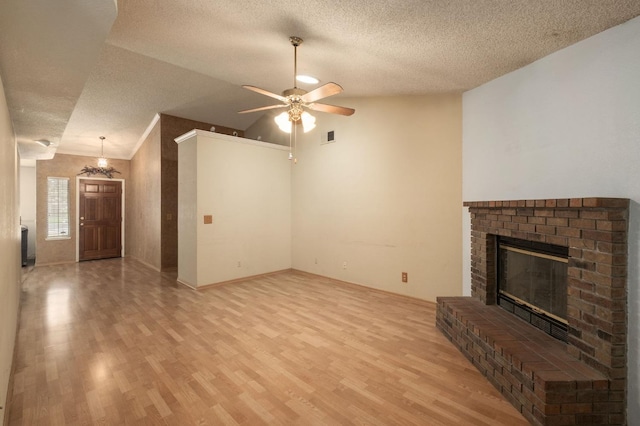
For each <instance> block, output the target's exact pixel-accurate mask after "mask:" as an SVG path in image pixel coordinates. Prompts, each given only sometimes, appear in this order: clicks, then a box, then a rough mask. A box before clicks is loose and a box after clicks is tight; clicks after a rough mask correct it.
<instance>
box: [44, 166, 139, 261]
mask: <svg viewBox="0 0 640 426" xmlns="http://www.w3.org/2000/svg"><path fill="white" fill-rule="evenodd" d="M95 164H96V157H85V156H81V155H68V154H56V156H55V157H54V158H53V159H51V160H38V161H37V162H36V210H37V216H36V221H37V223H38V227H37V233H36V265H47V264H55V263H68V262H75V261H76V226H77V217H76V177H77V175H78V173H79V172H80V170H81V169H82V168H83V167H84V166H87V165H95ZM109 166H112V167H114V168H115V169H116V170H118V171H119V172H120V174H114V176H113V177H114V179H124V180H125V206H127V205H128V204H129V188H128V187H127V183H128V181H129V161H128V160H116V159H109ZM50 176H51V177H68V178H69V200H70V206H69V207H70V212H69V226H70V233H71V238H70V239H66V240H49V241H47V177H50ZM81 177H89V176H86V175H82V176H81ZM91 177H96V178H104V176H102V175H94V176H91ZM127 210H128V208H127ZM125 218H126V212H125ZM125 231H127V228H126V227H125ZM128 243H129V237H128V233H127V235H125V253H126V252H127V250H128Z"/></svg>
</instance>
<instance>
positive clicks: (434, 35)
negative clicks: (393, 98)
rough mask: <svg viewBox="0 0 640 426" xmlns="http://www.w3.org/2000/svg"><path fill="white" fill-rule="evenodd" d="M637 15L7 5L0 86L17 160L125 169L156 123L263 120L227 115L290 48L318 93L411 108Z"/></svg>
mask: <svg viewBox="0 0 640 426" xmlns="http://www.w3.org/2000/svg"><path fill="white" fill-rule="evenodd" d="M638 15H640V2H638V1H637V0H538V1H530V0H458V1H441V0H408V1H394V0H367V1H364V0H357V1H342V2H339V1H328V0H310V1H304V2H299V1H292V0H272V1H269V2H265V1H262V0H216V1H211V0H173V1H171V0H136V1H125V0H118V1H117V2H116V1H115V0H92V1H91V2H87V1H86V0H66V1H64V2H52V1H50V0H3V1H2V2H0V77H1V78H2V82H3V85H4V89H5V95H6V98H7V103H8V105H9V110H10V114H11V119H12V122H13V126H14V131H15V133H16V136H17V138H18V142H19V150H20V154H21V157H22V158H40V159H46V158H51V157H52V156H53V155H54V154H55V152H59V153H68V154H79V155H92V156H93V155H97V153H98V152H99V148H100V140H99V136H101V135H104V136H106V138H107V139H106V144H105V154H106V155H107V156H109V157H112V158H130V157H131V156H132V155H133V154H134V150H135V148H136V146H137V144H138V141H139V139H140V137H141V136H142V135H143V133H144V131H145V129H146V128H147V126H148V125H149V123H150V122H151V120H152V119H153V117H154V115H155V114H156V113H167V114H172V115H177V116H180V117H185V118H190V119H194V120H199V121H205V122H212V123H216V124H219V125H223V126H228V127H234V128H239V129H245V128H247V127H248V126H250V125H251V124H252V123H253V122H254V121H255V120H257V119H258V118H259V114H244V115H240V114H237V111H238V110H242V109H246V108H251V107H258V106H263V105H268V104H270V103H271V102H270V101H271V100H270V99H269V98H266V97H263V96H260V95H258V94H256V93H253V92H249V91H247V90H244V89H242V88H241V85H243V84H251V85H254V86H259V87H262V88H264V89H267V90H269V91H272V92H275V93H280V92H282V91H283V90H284V89H287V88H290V87H292V85H293V49H292V47H291V45H290V44H289V41H288V38H289V36H291V35H296V36H300V37H302V38H303V39H304V43H303V45H302V46H301V47H300V48H299V49H298V71H299V72H300V73H304V74H310V75H313V76H315V77H317V78H319V79H320V84H323V83H326V82H329V81H334V82H337V83H339V84H341V85H342V86H343V87H344V89H345V92H344V95H348V96H349V97H354V96H355V97H360V96H385V95H417V94H429V93H444V92H462V91H465V90H468V89H471V88H474V87H477V86H479V85H481V84H483V83H486V82H488V81H490V80H492V79H494V78H496V77H499V76H501V75H504V74H506V73H508V72H510V71H513V70H515V69H517V68H520V67H522V66H524V65H527V64H529V63H531V62H533V61H535V60H537V59H539V58H541V57H543V56H546V55H548V54H550V53H552V52H554V51H557V50H559V49H562V48H564V47H566V46H568V45H571V44H573V43H576V42H578V41H580V40H582V39H584V38H587V37H589V36H591V35H594V34H596V33H599V32H601V31H603V30H605V29H607V28H610V27H612V26H615V25H618V24H621V23H623V22H625V21H627V20H629V19H631V18H634V17H636V16H638ZM299 86H300V87H303V88H305V89H307V90H311V89H313V88H314V87H315V86H305V85H303V84H299ZM340 96H342V95H339V96H338V97H340ZM331 103H338V104H339V103H340V102H339V100H336V101H335V102H334V101H333V100H332V102H331ZM38 139H47V140H49V141H51V142H52V143H51V146H49V147H48V148H44V147H41V146H40V145H38V144H36V143H35V142H34V141H35V140H38Z"/></svg>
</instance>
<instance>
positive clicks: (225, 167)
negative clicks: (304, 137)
mask: <svg viewBox="0 0 640 426" xmlns="http://www.w3.org/2000/svg"><path fill="white" fill-rule="evenodd" d="M177 140H178V141H179V145H178V158H179V160H178V161H179V164H178V170H179V171H180V170H183V168H184V167H192V168H195V170H196V185H197V189H196V194H195V197H196V200H197V201H196V211H195V224H193V223H182V222H183V221H184V220H188V219H189V218H190V217H192V216H193V215H192V214H191V215H190V214H187V215H185V216H183V215H182V212H183V210H182V209H183V206H182V203H181V199H179V202H180V204H181V207H180V209H181V210H180V214H179V218H178V221H179V232H178V240H179V242H178V245H179V250H180V256H179V259H180V260H179V265H178V276H179V277H181V278H180V280H181V281H183V282H185V283H187V284H189V285H192V286H196V287H200V286H204V285H208V284H215V283H219V282H224V281H229V280H233V279H237V278H243V277H249V276H253V275H259V274H264V273H269V272H274V271H280V270H284V269H290V268H291V164H290V162H289V161H288V160H287V156H288V150H287V149H286V148H285V147H282V146H279V145H274V144H269V143H265V142H257V141H252V140H248V139H242V138H236V137H233V136H227V135H221V134H218V133H211V132H205V131H201V130H195V131H192V132H189V133H188V134H187V136H183V137H181V138H178V139H177ZM193 144H195V145H196V148H195V150H196V153H195V158H194V155H193V153H192V155H186V156H183V155H182V154H183V152H184V151H185V150H192V149H193V147H190V145H193ZM189 159H191V161H193V160H194V159H195V161H196V164H187V163H186V161H189ZM179 173H180V175H179V182H178V194H180V193H181V192H183V191H186V192H187V194H189V193H191V191H193V188H192V187H191V188H185V187H188V186H189V185H193V183H192V180H191V179H190V178H188V177H186V176H185V175H183V174H182V172H179ZM185 178H186V179H185ZM187 196H188V197H191V198H193V194H192V193H191V194H190V195H187ZM179 197H181V196H180V195H179ZM204 215H212V216H213V223H212V224H209V225H205V224H204V220H203V219H204ZM185 226H187V227H191V226H195V227H196V234H195V239H196V241H195V247H193V241H183V235H182V234H181V233H180V229H183V227H185ZM184 238H191V239H193V237H188V236H187V237H184ZM189 245H191V248H190V249H189V248H188V247H187V246H189ZM185 249H186V252H185V251H183V250H185ZM184 256H195V257H196V263H195V267H196V270H197V273H196V282H195V283H193V282H189V280H190V279H191V280H192V279H193V278H192V276H193V273H192V271H185V270H181V267H182V268H188V267H193V264H191V265H190V266H189V265H187V264H185V263H182V259H183V257H184Z"/></svg>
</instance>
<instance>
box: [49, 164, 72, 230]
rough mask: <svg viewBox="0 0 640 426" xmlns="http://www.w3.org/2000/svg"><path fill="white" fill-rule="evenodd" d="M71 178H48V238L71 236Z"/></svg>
mask: <svg viewBox="0 0 640 426" xmlns="http://www.w3.org/2000/svg"><path fill="white" fill-rule="evenodd" d="M69 237H70V234H69V178H59V177H49V178H47V238H49V239H55V238H69Z"/></svg>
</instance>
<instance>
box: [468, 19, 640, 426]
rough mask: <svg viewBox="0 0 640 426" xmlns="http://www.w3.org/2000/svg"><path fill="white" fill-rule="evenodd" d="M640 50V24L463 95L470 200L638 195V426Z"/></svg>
mask: <svg viewBox="0 0 640 426" xmlns="http://www.w3.org/2000/svg"><path fill="white" fill-rule="evenodd" d="M639 52H640V18H635V19H633V20H631V21H629V22H627V23H625V24H622V25H620V26H618V27H615V28H612V29H610V30H608V31H605V32H603V33H600V34H598V35H596V36H594V37H591V38H589V39H587V40H584V41H582V42H580V43H578V44H575V45H573V46H570V47H568V48H566V49H564V50H562V51H559V52H556V53H555V54H552V55H550V56H548V57H546V58H543V59H541V60H539V61H537V62H535V63H533V64H531V65H529V66H527V67H524V68H522V69H520V70H517V71H515V72H512V73H510V74H508V75H505V76H503V77H501V78H499V79H496V80H494V81H492V82H489V83H487V84H485V85H483V86H480V87H478V88H476V89H474V90H471V91H469V92H466V93H465V94H464V96H463V135H464V137H463V198H464V200H465V201H480V200H506V199H536V198H568V197H589V196H601V197H621V198H630V199H631V211H630V223H629V279H628V297H629V305H628V309H629V316H628V323H629V326H628V327H629V338H628V343H629V350H628V366H629V374H628V378H629V392H628V410H629V411H628V415H629V423H630V424H637V422H638V421H640V367H639V364H640V356H639V353H640V293H639V286H638V284H639V278H640V276H639V270H638V264H639V263H640V251H639V248H638V247H639V242H640V232H639V225H640V204H639V203H640V53H639ZM463 220H464V221H465V224H464V225H463V228H465V229H468V225H467V224H466V222H468V221H469V217H468V216H465V217H464V219H463ZM464 241H465V243H466V244H469V242H468V241H469V238H468V235H466V236H465V237H464ZM466 267H467V268H468V263H467V266H466ZM469 287H470V282H469V280H468V279H467V280H466V282H465V292H468V289H469ZM634 422H636V423H634Z"/></svg>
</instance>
